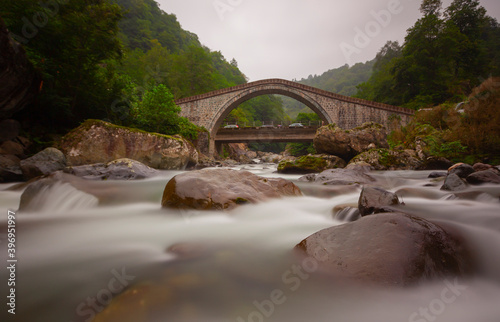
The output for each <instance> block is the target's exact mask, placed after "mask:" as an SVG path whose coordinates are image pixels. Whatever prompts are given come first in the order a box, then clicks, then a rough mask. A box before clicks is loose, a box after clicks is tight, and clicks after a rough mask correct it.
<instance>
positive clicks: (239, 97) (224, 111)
mask: <svg viewBox="0 0 500 322" xmlns="http://www.w3.org/2000/svg"><path fill="white" fill-rule="evenodd" d="M262 95H283V96H288V97H290V98H293V99H295V100H297V101H299V102H301V103H303V104H305V105H306V106H307V107H309V108H310V109H311V110H313V111H314V112H315V113H316V114H318V116H319V117H320V118H321V120H323V122H325V123H327V124H330V123H333V121H332V119H331V117H330V115H329V114H328V113H327V111H325V110H324V109H323V108H322V107H321V105H320V104H319V103H318V102H317V101H316V100H315V99H313V98H312V97H311V96H309V95H307V94H306V93H304V92H303V91H300V90H298V89H296V88H293V87H290V86H286V85H283V84H266V85H258V86H254V87H251V88H248V89H246V90H245V91H242V92H239V93H237V94H236V95H235V96H233V97H231V98H230V99H229V100H227V101H226V102H225V103H224V104H223V105H222V106H221V107H220V109H219V110H218V111H217V113H216V114H215V116H214V117H213V118H212V120H211V121H210V125H209V128H210V131H211V135H212V137H215V135H216V133H217V130H218V129H219V127H220V126H221V124H222V122H223V121H224V119H226V117H227V116H228V115H229V113H231V111H232V110H233V109H235V108H237V107H238V106H239V105H240V104H242V103H244V102H246V101H248V100H250V99H252V98H255V97H258V96H262Z"/></svg>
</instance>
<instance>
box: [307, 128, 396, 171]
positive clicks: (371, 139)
mask: <svg viewBox="0 0 500 322" xmlns="http://www.w3.org/2000/svg"><path fill="white" fill-rule="evenodd" d="M388 147H389V145H388V144H387V132H386V129H385V128H384V127H383V126H381V125H379V124H375V123H366V124H364V125H362V126H360V127H357V128H355V129H352V130H342V129H341V128H339V127H336V126H332V125H327V126H323V127H321V128H320V129H319V130H318V132H317V133H316V137H315V138H314V148H315V149H316V151H317V152H318V153H325V154H331V155H336V156H338V157H341V158H342V159H344V160H345V161H347V162H348V161H349V160H351V159H352V158H354V157H355V156H356V155H358V154H360V153H363V152H365V151H368V150H371V149H374V148H388Z"/></svg>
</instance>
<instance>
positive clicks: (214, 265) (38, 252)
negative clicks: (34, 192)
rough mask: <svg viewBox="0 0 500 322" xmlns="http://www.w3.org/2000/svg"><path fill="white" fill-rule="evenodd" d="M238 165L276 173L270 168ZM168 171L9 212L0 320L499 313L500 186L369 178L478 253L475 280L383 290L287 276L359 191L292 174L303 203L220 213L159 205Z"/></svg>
mask: <svg viewBox="0 0 500 322" xmlns="http://www.w3.org/2000/svg"><path fill="white" fill-rule="evenodd" d="M237 169H244V170H248V171H251V172H253V173H255V174H258V175H261V176H266V177H276V176H278V174H276V173H275V170H276V166H275V165H247V166H241V167H238V168H237ZM179 173H180V172H178V171H177V172H174V171H167V172H164V173H162V176H160V177H156V178H153V179H148V180H144V181H130V182H118V181H114V182H113V181H106V182H89V184H92V185H93V186H95V187H96V191H97V190H98V191H99V192H105V195H106V196H108V197H107V198H99V199H98V198H96V197H94V196H91V195H89V194H86V193H84V192H81V191H79V190H76V189H74V188H72V187H71V186H69V185H67V184H61V185H56V186H55V187H54V188H53V189H51V190H50V191H47V192H46V193H45V194H44V195H43V196H41V197H40V198H39V200H36V203H37V205H38V207H36V209H37V211H32V212H25V213H17V217H16V227H17V236H16V237H17V240H16V251H17V253H16V254H17V258H18V262H17V264H16V315H15V316H13V315H11V314H8V313H7V309H8V306H7V305H6V303H7V300H6V297H7V295H8V291H7V289H8V288H7V282H6V281H7V280H8V274H9V272H8V270H6V269H5V268H4V269H2V270H1V272H0V282H1V283H2V285H1V289H2V298H3V302H5V303H2V306H1V308H2V309H1V312H0V320H1V321H26V322H31V321H47V322H58V321H61V322H71V321H74V322H78V321H91V320H92V319H93V318H94V317H96V321H120V322H122V321H137V322H140V321H174V322H175V321H189V322H193V321H200V322H201V321H219V322H225V321H232V322H242V321H251V322H260V321H276V322H281V321H283V322H299V321H314V322H322V321H325V322H326V321H328V322H332V321H333V322H336V321H353V322H363V321H370V322H371V321H381V322H382V321H384V322H405V321H410V322H411V321H415V322H424V321H429V322H435V321H438V322H441V321H442V322H457V321H458V322H461V321H463V322H472V321H474V322H498V321H500V200H499V196H500V186H493V185H491V186H488V185H486V186H481V187H472V188H469V190H467V191H466V192H462V193H459V194H458V195H453V194H451V193H447V192H442V191H440V190H439V188H440V186H441V183H439V182H438V183H435V182H433V181H432V180H431V179H427V176H428V174H429V172H415V171H390V172H374V173H372V175H373V176H374V177H376V179H377V185H379V186H381V187H383V188H385V189H388V190H390V191H393V192H397V194H398V196H399V197H400V198H402V199H403V201H404V203H405V206H401V207H402V209H404V211H405V212H406V213H410V214H413V215H417V216H420V217H423V218H425V219H428V220H431V221H433V222H435V223H438V224H440V223H441V224H443V225H446V227H452V228H453V229H454V230H456V231H458V232H459V233H460V234H461V235H462V236H463V237H464V241H465V242H466V243H467V245H468V246H469V248H470V249H471V250H472V251H473V254H474V257H475V260H476V261H477V270H476V274H475V275H474V276H472V277H468V278H464V279H454V278H450V279H449V280H438V281H430V282H428V283H426V284H423V285H418V286H415V287H409V288H385V287H375V286H367V285H359V284H356V283H352V282H347V281H342V280H332V279H330V278H328V277H325V276H320V275H319V274H314V273H311V274H310V273H307V272H306V271H303V270H297V260H296V259H295V258H294V257H293V255H292V249H293V247H294V246H295V245H296V244H298V243H299V242H300V241H301V240H303V239H304V238H306V237H308V236H309V235H311V234H313V233H315V232H317V231H319V230H321V229H324V228H328V227H331V226H335V225H340V224H343V223H345V222H346V220H349V219H352V218H353V217H355V216H356V214H355V211H354V210H352V209H350V208H347V209H343V208H342V207H343V206H342V205H351V206H352V207H355V205H356V204H357V201H358V198H359V194H360V191H361V187H357V186H340V187H332V186H329V187H328V186H321V185H313V184H309V183H300V182H297V184H298V185H299V187H300V188H301V189H302V190H303V192H304V194H305V196H303V197H294V198H283V199H278V200H270V201H267V202H264V203H260V204H255V205H245V206H242V207H239V208H237V209H235V210H232V211H230V212H226V213H221V212H199V211H176V210H165V209H161V206H160V201H161V196H162V193H163V189H164V187H165V185H166V183H167V182H168V180H169V179H170V178H171V177H173V176H174V175H176V174H179ZM279 176H281V177H284V178H286V179H289V180H296V179H298V177H299V176H291V175H279ZM10 187H12V185H11V184H9V185H0V190H1V191H0V207H1V209H0V213H1V220H0V229H1V231H0V241H1V244H0V252H1V254H0V259H1V260H2V266H3V265H6V262H7V241H6V238H7V235H6V233H7V212H8V209H10V210H16V209H18V207H19V200H20V196H21V193H22V191H12V190H9V189H8V188H10ZM109 196H112V197H109ZM339 206H341V207H340V208H338V207H339ZM336 207H337V208H338V209H340V210H339V211H337V213H334V211H333V209H334V208H336ZM342 209H343V210H342ZM101 311H102V312H101ZM100 312H101V313H100ZM99 313H100V314H99Z"/></svg>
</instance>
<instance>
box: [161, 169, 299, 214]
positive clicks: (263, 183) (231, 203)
mask: <svg viewBox="0 0 500 322" xmlns="http://www.w3.org/2000/svg"><path fill="white" fill-rule="evenodd" d="M301 195H302V193H301V192H300V189H299V188H298V187H297V186H296V185H295V184H293V183H292V182H290V181H287V180H284V179H278V178H276V179H275V178H272V179H271V178H262V177H259V176H256V175H254V174H252V173H250V172H248V171H235V170H228V169H204V170H199V171H191V172H186V173H183V174H180V175H177V176H175V177H174V178H172V179H171V180H170V181H169V182H168V184H167V185H166V187H165V190H164V192H163V198H162V206H163V207H164V208H180V209H200V210H229V209H233V208H235V207H237V206H239V205H243V204H247V203H257V202H259V201H263V200H267V199H270V198H280V197H283V196H301Z"/></svg>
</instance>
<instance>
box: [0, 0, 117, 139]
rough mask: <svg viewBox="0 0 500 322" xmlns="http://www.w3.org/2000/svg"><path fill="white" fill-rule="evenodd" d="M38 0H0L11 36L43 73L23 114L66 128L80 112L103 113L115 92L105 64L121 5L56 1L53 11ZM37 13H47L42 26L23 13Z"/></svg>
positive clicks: (113, 51) (113, 54)
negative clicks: (40, 87) (38, 88)
mask: <svg viewBox="0 0 500 322" xmlns="http://www.w3.org/2000/svg"><path fill="white" fill-rule="evenodd" d="M43 3H44V2H39V1H32V0H16V1H10V0H1V3H0V8H1V13H0V14H1V15H2V17H3V18H4V19H5V22H6V24H7V27H8V28H9V30H10V31H11V32H12V33H13V34H12V37H13V38H14V39H16V40H17V41H19V42H20V43H21V44H23V45H24V47H25V49H26V52H27V54H28V57H29V59H30V60H31V62H32V63H33V64H34V66H35V67H36V69H37V70H38V71H39V72H40V73H41V75H42V79H43V90H42V92H41V93H40V97H39V99H38V100H37V101H36V102H35V104H34V105H32V106H31V107H30V108H28V110H27V111H25V114H24V115H23V117H24V118H26V119H28V120H29V121H31V122H36V125H37V126H39V127H40V126H42V127H46V128H50V130H51V131H53V130H54V129H67V128H71V127H73V126H76V125H77V124H78V123H79V122H81V121H82V120H84V119H86V118H103V117H105V116H106V109H107V108H108V106H110V105H111V103H112V102H113V100H115V99H116V97H117V96H118V97H119V95H120V94H121V93H120V90H121V89H120V86H119V84H118V81H117V80H116V78H115V74H114V72H113V70H112V69H111V68H110V67H109V66H108V62H110V61H114V60H116V59H119V58H120V55H121V52H122V47H121V44H120V41H119V39H118V22H119V20H120V19H121V18H122V11H121V8H120V7H119V6H118V5H116V4H111V3H110V2H108V1H107V0H72V1H65V2H64V4H63V2H62V1H59V2H58V6H57V7H58V8H57V10H56V11H54V10H55V9H54V8H55V7H52V8H49V7H44V6H42V5H43ZM37 14H38V17H40V14H43V15H45V16H46V17H47V19H46V23H45V24H44V26H43V27H36V26H35V24H34V23H33V21H29V19H27V18H26V17H30V18H31V17H37ZM23 17H25V18H24V19H23ZM23 31H24V32H23Z"/></svg>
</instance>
